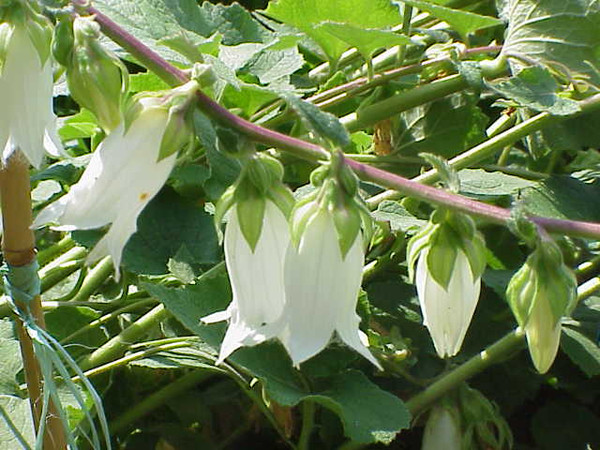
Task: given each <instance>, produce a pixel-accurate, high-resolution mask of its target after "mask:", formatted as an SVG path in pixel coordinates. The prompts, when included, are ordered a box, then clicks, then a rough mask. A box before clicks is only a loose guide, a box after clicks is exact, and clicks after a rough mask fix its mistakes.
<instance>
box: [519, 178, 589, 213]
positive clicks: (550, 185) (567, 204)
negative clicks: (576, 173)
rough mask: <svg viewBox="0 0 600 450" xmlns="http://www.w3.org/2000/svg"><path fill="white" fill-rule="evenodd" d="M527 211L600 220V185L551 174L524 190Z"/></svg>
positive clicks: (523, 196) (524, 204)
mask: <svg viewBox="0 0 600 450" xmlns="http://www.w3.org/2000/svg"><path fill="white" fill-rule="evenodd" d="M521 201H522V202H523V206H524V208H525V210H526V211H527V212H528V213H530V214H534V215H538V216H544V217H554V218H557V219H571V220H582V221H587V222H600V186H599V185H598V184H597V183H595V184H587V183H584V182H582V181H580V180H578V179H576V178H573V177H568V176H552V177H550V178H547V179H546V180H544V181H542V182H540V183H537V184H536V185H534V186H532V187H530V188H527V189H525V190H524V191H523V192H522V195H521Z"/></svg>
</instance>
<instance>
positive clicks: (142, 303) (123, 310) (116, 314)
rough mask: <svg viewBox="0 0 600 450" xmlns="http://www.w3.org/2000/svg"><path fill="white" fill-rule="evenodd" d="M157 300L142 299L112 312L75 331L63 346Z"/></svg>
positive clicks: (65, 339) (64, 340)
mask: <svg viewBox="0 0 600 450" xmlns="http://www.w3.org/2000/svg"><path fill="white" fill-rule="evenodd" d="M155 303H156V300H155V299H153V298H146V299H142V300H139V301H137V302H135V303H131V304H129V305H126V306H123V307H122V308H119V309H117V310H115V311H112V312H110V313H108V314H105V315H103V316H102V317H99V318H98V319H96V320H93V321H91V322H90V323H88V324H86V325H85V326H84V327H81V328H80V329H78V330H77V331H75V332H74V333H71V334H70V335H69V336H67V337H66V338H64V339H63V340H62V341H61V344H64V343H66V342H70V341H72V340H73V339H75V338H76V337H77V336H80V335H81V334H83V333H85V332H87V331H89V330H92V329H94V328H97V327H99V326H101V325H103V324H105V323H107V322H109V321H110V320H112V319H115V318H117V317H119V315H121V314H124V313H126V312H130V311H135V310H136V309H138V308H139V307H141V306H148V305H152V304H155Z"/></svg>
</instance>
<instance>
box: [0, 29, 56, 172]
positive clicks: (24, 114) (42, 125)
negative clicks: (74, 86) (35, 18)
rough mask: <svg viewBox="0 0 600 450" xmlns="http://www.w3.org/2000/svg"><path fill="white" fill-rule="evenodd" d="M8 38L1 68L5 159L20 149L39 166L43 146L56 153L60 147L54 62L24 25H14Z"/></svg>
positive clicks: (0, 144) (0, 138)
mask: <svg viewBox="0 0 600 450" xmlns="http://www.w3.org/2000/svg"><path fill="white" fill-rule="evenodd" d="M3 25H4V26H8V24H3ZM9 39H10V41H9V43H8V44H7V46H6V56H5V60H4V64H3V67H2V71H1V72H0V99H2V113H1V114H2V115H1V116H0V149H2V163H6V161H8V159H9V158H10V156H11V155H12V154H13V152H14V151H15V150H17V149H19V150H21V151H22V152H23V153H24V154H25V156H26V157H27V159H28V160H29V162H30V163H31V165H33V166H34V167H39V166H40V164H41V163H42V160H43V158H44V150H46V151H47V152H48V153H50V154H51V155H54V156H57V155H58V154H59V152H60V148H61V144H60V140H59V139H58V136H57V134H56V116H55V115H54V113H53V111H52V86H53V83H54V82H53V75H52V64H51V61H50V58H46V61H42V58H41V56H40V55H39V53H38V51H37V49H36V47H35V46H34V44H33V42H32V41H31V39H30V37H29V34H28V33H27V29H26V28H25V26H24V25H21V24H19V25H15V27H14V30H13V31H12V33H11V34H10V38H9ZM48 45H49V43H48Z"/></svg>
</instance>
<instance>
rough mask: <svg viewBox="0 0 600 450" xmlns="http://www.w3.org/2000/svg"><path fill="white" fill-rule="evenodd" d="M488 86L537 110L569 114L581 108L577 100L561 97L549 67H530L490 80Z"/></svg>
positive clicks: (561, 114)
mask: <svg viewBox="0 0 600 450" xmlns="http://www.w3.org/2000/svg"><path fill="white" fill-rule="evenodd" d="M488 86H489V87H491V88H492V89H493V90H494V91H496V92H498V93H500V94H501V95H503V96H504V97H506V98H508V99H510V100H514V101H515V102H517V103H518V104H519V105H521V106H526V107H528V108H531V109H533V110H535V111H547V112H549V113H550V114H553V115H556V116H568V115H571V114H575V113H576V112H578V111H579V110H580V108H579V104H578V103H577V102H576V101H575V100H571V99H568V98H564V97H560V96H559V95H558V92H559V86H558V84H557V83H556V81H555V80H554V78H553V77H552V75H551V74H550V72H548V70H547V69H544V68H542V67H537V66H536V67H528V68H525V69H523V70H521V71H520V72H519V73H518V74H517V75H516V76H514V77H512V78H509V79H508V80H501V81H497V82H490V83H488Z"/></svg>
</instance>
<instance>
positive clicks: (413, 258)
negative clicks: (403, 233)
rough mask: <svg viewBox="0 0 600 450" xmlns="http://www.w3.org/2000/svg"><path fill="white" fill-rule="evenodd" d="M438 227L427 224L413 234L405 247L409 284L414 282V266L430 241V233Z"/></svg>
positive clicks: (430, 222) (433, 224) (430, 223)
mask: <svg viewBox="0 0 600 450" xmlns="http://www.w3.org/2000/svg"><path fill="white" fill-rule="evenodd" d="M438 227H439V225H438V224H435V223H433V221H431V220H430V221H429V222H427V225H425V226H424V227H423V228H422V229H421V231H419V232H418V233H417V234H415V235H414V236H413V237H412V238H411V239H410V240H409V241H408V244H407V246H406V262H407V265H408V278H409V280H410V282H411V283H413V282H414V280H415V265H416V264H417V260H418V259H419V256H420V254H421V252H422V251H423V250H425V249H426V248H427V247H428V246H429V240H430V239H431V236H432V233H433V232H434V231H435V230H436V229H437V228H438Z"/></svg>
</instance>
